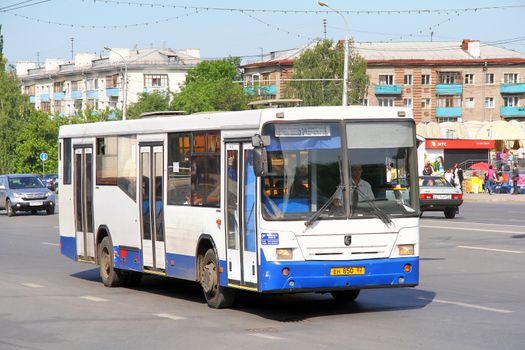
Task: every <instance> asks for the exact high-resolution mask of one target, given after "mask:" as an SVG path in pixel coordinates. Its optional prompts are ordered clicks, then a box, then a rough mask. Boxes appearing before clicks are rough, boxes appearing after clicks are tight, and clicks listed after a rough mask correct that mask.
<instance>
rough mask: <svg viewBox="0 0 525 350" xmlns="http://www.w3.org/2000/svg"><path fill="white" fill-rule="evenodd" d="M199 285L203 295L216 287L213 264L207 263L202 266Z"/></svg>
mask: <svg viewBox="0 0 525 350" xmlns="http://www.w3.org/2000/svg"><path fill="white" fill-rule="evenodd" d="M201 285H202V289H204V292H205V293H210V292H212V291H213V290H214V289H215V286H216V285H217V274H216V273H215V264H214V263H213V262H209V263H208V264H206V265H204V266H203V268H202V272H201Z"/></svg>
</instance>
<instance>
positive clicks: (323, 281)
mask: <svg viewBox="0 0 525 350" xmlns="http://www.w3.org/2000/svg"><path fill="white" fill-rule="evenodd" d="M405 264H411V265H412V270H411V271H410V272H408V273H406V272H404V271H403V266H404V265H405ZM352 266H364V268H365V275H358V276H355V275H354V276H330V268H331V267H352ZM284 267H287V268H289V269H290V274H289V276H286V277H285V276H283V275H282V274H281V270H282V269H283V268H284ZM400 277H402V278H403V279H404V280H403V282H402V283H400V281H399V278H400ZM259 278H260V280H259V288H260V289H259V290H260V291H261V292H271V291H284V290H286V291H293V290H300V289H306V290H315V289H325V290H326V289H331V288H333V289H337V288H348V287H354V288H372V287H374V286H392V287H403V286H404V285H409V286H410V285H417V284H418V283H419V257H410V258H393V259H371V260H352V261H337V260H334V261H275V262H274V261H266V259H265V256H264V253H263V251H262V250H261V266H260V272H259ZM291 281H293V283H290V282H291ZM290 284H292V285H293V287H292V286H290Z"/></svg>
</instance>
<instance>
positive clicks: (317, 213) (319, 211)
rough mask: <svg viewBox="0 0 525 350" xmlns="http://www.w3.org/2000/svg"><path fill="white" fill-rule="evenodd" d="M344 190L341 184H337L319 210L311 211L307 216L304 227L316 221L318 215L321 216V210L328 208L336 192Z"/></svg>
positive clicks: (336, 194) (335, 196)
mask: <svg viewBox="0 0 525 350" xmlns="http://www.w3.org/2000/svg"><path fill="white" fill-rule="evenodd" d="M344 190H345V186H343V185H339V186H337V189H336V190H335V192H334V193H333V194H332V196H331V197H330V198H328V200H327V201H326V203H325V204H323V206H322V207H321V208H319V210H317V211H316V212H315V213H313V214H312V215H311V216H310V217H309V218H308V220H306V221H305V223H304V225H305V226H306V227H310V225H312V224H313V223H314V222H315V221H317V219H319V217H320V216H321V214H322V213H323V211H325V210H326V208H328V207H329V206H330V205H331V204H332V202H333V201H334V200H335V199H336V198H337V196H338V194H339V193H341V192H342V191H344Z"/></svg>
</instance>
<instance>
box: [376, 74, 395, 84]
mask: <svg viewBox="0 0 525 350" xmlns="http://www.w3.org/2000/svg"><path fill="white" fill-rule="evenodd" d="M393 84H394V76H393V75H390V74H379V85H393Z"/></svg>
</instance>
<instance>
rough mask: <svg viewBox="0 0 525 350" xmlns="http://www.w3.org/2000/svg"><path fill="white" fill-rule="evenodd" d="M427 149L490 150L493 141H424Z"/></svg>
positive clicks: (492, 146)
mask: <svg viewBox="0 0 525 350" xmlns="http://www.w3.org/2000/svg"><path fill="white" fill-rule="evenodd" d="M425 147H426V148H427V149H429V148H430V149H432V148H434V149H436V148H437V149H492V148H494V147H495V141H494V140H429V139H427V140H425Z"/></svg>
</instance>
